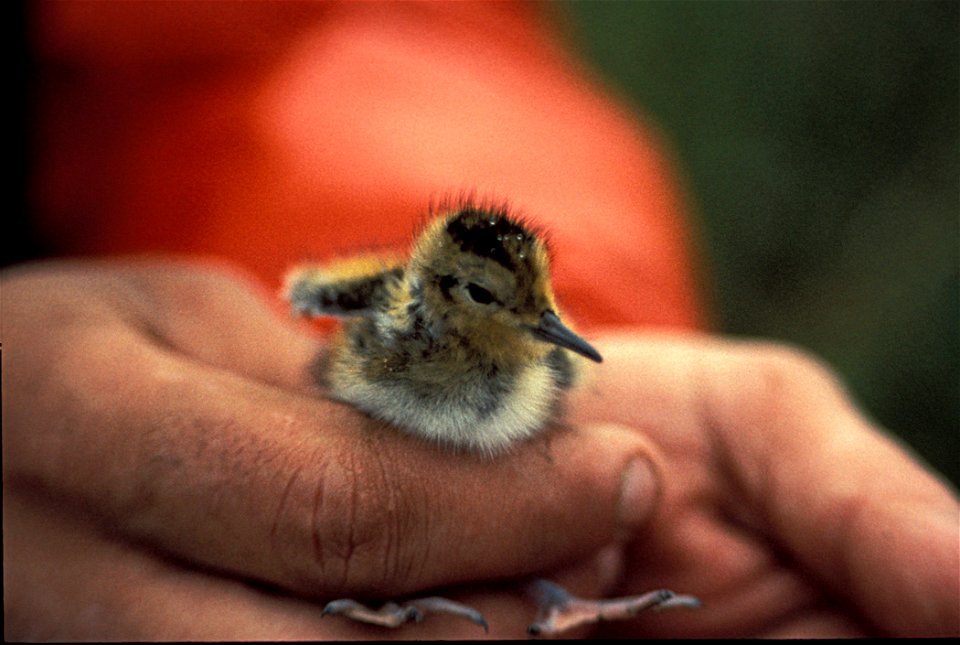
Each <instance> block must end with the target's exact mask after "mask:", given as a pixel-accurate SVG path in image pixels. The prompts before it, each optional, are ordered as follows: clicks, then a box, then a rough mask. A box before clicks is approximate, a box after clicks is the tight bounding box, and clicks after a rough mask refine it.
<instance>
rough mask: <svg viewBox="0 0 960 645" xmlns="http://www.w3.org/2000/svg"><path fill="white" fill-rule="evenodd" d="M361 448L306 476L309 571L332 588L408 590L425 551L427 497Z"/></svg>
mask: <svg viewBox="0 0 960 645" xmlns="http://www.w3.org/2000/svg"><path fill="white" fill-rule="evenodd" d="M358 454H360V453H357V452H355V451H349V450H348V451H347V454H343V455H338V456H336V457H334V458H328V459H326V460H325V462H324V466H323V467H322V468H314V469H312V470H311V474H310V475H309V476H307V477H303V478H301V479H302V488H304V489H305V490H304V491H303V492H301V493H299V494H298V496H299V497H301V498H303V499H304V500H305V501H306V502H307V506H308V509H306V512H305V513H303V512H302V513H300V515H301V517H306V518H307V519H308V521H307V530H306V532H305V533H306V539H305V541H306V542H307V544H305V545H304V549H303V551H302V552H305V553H308V554H309V556H310V557H309V558H308V566H309V568H310V571H311V574H310V576H309V577H310V578H313V580H314V583H313V588H314V589H316V583H317V582H319V583H320V584H321V585H322V587H323V591H324V592H325V593H328V594H331V595H336V594H343V593H349V594H365V593H366V594H369V593H372V592H377V593H388V592H391V591H402V590H406V588H405V585H409V584H411V583H412V581H413V579H414V578H415V575H413V574H414V573H415V572H416V570H417V568H418V566H419V564H420V563H421V562H422V559H423V556H422V555H421V554H423V553H424V552H425V551H426V549H425V546H426V544H427V540H426V538H425V531H424V530H423V529H424V527H426V526H427V525H428V524H429V523H428V522H427V521H426V514H427V512H428V511H429V508H427V506H426V504H424V503H421V502H419V501H418V500H424V499H425V496H422V495H418V494H416V492H415V491H413V490H411V487H410V486H409V481H408V478H407V477H405V476H403V475H401V476H398V475H397V473H398V472H402V469H398V468H396V467H395V466H396V465H395V464H391V463H389V462H388V461H387V458H386V457H384V455H382V454H376V453H374V452H373V451H369V452H368V451H364V452H363V453H362V454H363V458H362V459H361V458H360V457H358V456H357V455H358ZM298 542H299V543H300V544H301V545H303V543H304V539H301V540H298ZM318 577H319V581H317V578H318Z"/></svg>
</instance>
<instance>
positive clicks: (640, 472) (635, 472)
mask: <svg viewBox="0 0 960 645" xmlns="http://www.w3.org/2000/svg"><path fill="white" fill-rule="evenodd" d="M657 488H658V486H657V477H656V474H655V473H654V470H653V466H651V465H650V462H649V461H647V460H646V459H644V458H643V457H635V458H634V459H631V460H630V461H629V462H627V466H626V467H625V468H624V469H623V472H622V473H621V474H620V498H619V506H618V508H617V517H618V520H619V527H618V528H619V529H620V531H621V532H622V533H623V535H622V536H621V537H622V539H629V537H630V536H631V535H632V534H633V533H634V531H636V529H638V528H639V527H640V526H642V525H643V524H644V523H645V522H646V520H647V518H648V517H650V514H651V513H652V512H653V507H654V505H655V504H656V501H657V492H658V491H657Z"/></svg>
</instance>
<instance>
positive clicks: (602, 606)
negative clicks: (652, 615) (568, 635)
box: [526, 578, 701, 637]
mask: <svg viewBox="0 0 960 645" xmlns="http://www.w3.org/2000/svg"><path fill="white" fill-rule="evenodd" d="M526 591H527V593H528V594H529V595H530V596H531V597H532V598H533V599H534V600H535V601H536V603H537V605H538V606H539V607H540V613H539V614H538V615H537V620H536V622H534V623H533V624H532V625H530V626H529V627H528V628H527V633H528V634H530V635H531V636H548V637H549V636H559V635H561V634H564V633H565V632H568V631H569V630H571V629H574V628H575V627H579V626H581V625H590V624H593V623H598V622H600V621H609V620H625V619H627V618H632V617H634V616H636V615H637V614H638V613H640V612H641V611H645V610H647V609H654V610H660V609H667V608H670V607H699V606H700V605H701V603H700V601H699V600H698V599H697V598H694V597H693V596H681V595H679V594H675V593H674V592H672V591H668V590H666V589H658V590H657V591H650V592H648V593H645V594H642V595H639V596H625V597H623V598H610V599H607V600H584V599H582V598H577V597H576V596H574V595H572V594H571V593H569V592H568V591H567V590H566V589H564V588H563V587H561V586H560V585H557V584H554V583H552V582H550V581H548V580H543V579H540V578H538V579H536V580H533V581H531V582H530V583H528V584H527V588H526Z"/></svg>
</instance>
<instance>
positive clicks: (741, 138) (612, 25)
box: [3, 1, 960, 485]
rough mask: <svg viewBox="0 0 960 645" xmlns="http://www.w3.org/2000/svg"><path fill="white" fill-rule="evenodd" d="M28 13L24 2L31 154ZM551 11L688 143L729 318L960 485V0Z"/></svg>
mask: <svg viewBox="0 0 960 645" xmlns="http://www.w3.org/2000/svg"><path fill="white" fill-rule="evenodd" d="M25 6H26V5H25V3H7V4H5V8H6V9H7V11H8V12H10V14H11V15H10V19H9V20H7V21H5V24H8V25H9V26H10V28H11V30H12V32H13V33H12V34H11V35H12V38H10V39H9V42H11V43H13V46H14V52H13V54H14V55H13V57H12V58H13V60H14V67H15V72H16V73H15V74H14V78H13V83H14V92H13V96H14V97H15V98H14V109H15V110H16V112H17V114H16V115H15V119H14V127H13V128H11V131H12V140H13V146H12V147H13V150H14V156H15V158H16V159H19V160H21V161H22V160H24V159H29V157H30V154H31V148H30V146H29V141H28V138H27V132H28V128H27V127H26V126H25V124H29V123H30V114H31V109H32V105H31V104H30V101H29V99H28V96H29V92H28V89H29V88H30V83H29V79H30V74H31V72H32V67H31V66H30V52H29V47H28V44H27V41H26V35H25V34H26V29H25V28H24V25H26V24H27V22H26V10H25ZM546 6H547V7H549V8H550V10H551V11H553V12H554V14H555V15H556V16H557V17H558V18H559V20H560V22H561V23H562V25H563V26H564V28H565V31H566V35H567V37H568V40H569V41H570V42H571V43H572V44H573V46H574V48H575V49H576V50H577V51H578V52H579V54H580V56H581V58H582V59H583V60H584V62H585V63H586V64H587V65H589V66H590V67H592V69H593V70H594V71H595V73H596V74H597V75H598V76H599V77H600V78H601V79H603V80H604V81H605V82H606V83H607V85H608V86H609V87H611V88H612V90H613V91H614V92H615V93H617V94H619V95H620V98H621V99H623V101H624V102H625V103H626V104H628V105H631V106H632V107H633V109H634V110H635V111H636V112H637V113H643V114H644V115H645V117H646V120H647V121H650V122H653V123H654V124H655V125H656V126H657V128H658V129H659V131H660V133H661V135H662V137H663V138H664V140H665V141H667V142H668V143H669V144H670V145H671V146H672V148H673V150H674V152H675V153H676V167H677V168H678V169H679V171H680V172H681V174H682V176H683V179H684V181H685V185H686V193H687V198H688V203H689V204H690V206H691V209H692V212H693V215H694V217H695V219H696V220H698V221H697V222H696V229H697V231H698V232H699V236H700V240H699V242H700V247H701V252H702V254H703V256H704V259H705V262H704V266H705V276H706V279H707V284H706V285H705V288H704V292H705V294H706V295H707V296H708V297H709V299H710V300H711V304H712V312H713V322H714V326H715V327H716V328H717V329H719V330H721V331H723V332H726V333H730V334H736V335H749V336H762V337H767V338H773V339H779V340H783V341H787V342H791V343H794V344H797V345H799V346H802V347H804V348H806V349H808V350H810V351H812V352H813V353H815V354H817V355H819V356H820V357H821V358H822V359H824V360H825V361H826V362H827V363H829V364H830V365H832V366H833V367H834V368H835V369H836V370H837V371H838V372H839V373H840V375H841V377H842V378H843V380H844V381H845V382H846V384H847V385H848V387H849V389H850V390H851V392H852V394H853V396H854V397H855V399H856V400H857V401H858V402H859V403H860V405H861V406H862V407H863V408H864V409H865V410H866V411H867V412H868V413H869V414H870V415H872V416H873V417H874V418H875V419H876V420H877V421H878V422H879V423H881V424H883V425H884V426H886V427H888V428H890V429H891V430H892V431H893V432H895V433H896V434H898V435H900V436H901V437H903V439H904V440H905V441H906V442H907V443H909V444H910V445H911V446H913V447H914V449H915V450H916V451H917V452H918V453H919V454H920V455H921V456H922V457H923V458H925V459H926V460H927V461H928V462H929V463H931V464H933V465H934V466H935V467H936V468H937V469H939V470H940V471H941V472H942V473H944V474H945V475H946V476H947V477H949V478H950V479H951V480H952V481H953V482H954V483H955V484H956V485H960V370H958V356H960V348H958V336H960V320H958V319H960V283H958V265H960V258H958V254H960V168H958V166H960V163H958V158H960V142H958V121H960V96H958V85H960V78H958V77H960V48H958V32H960V9H958V7H960V4H958V3H956V2H836V1H830V2H775V3H774V2H678V1H670V2H626V1H624V2H558V3H550V4H549V5H546ZM27 165H28V164H24V163H20V164H15V165H14V169H13V171H12V175H13V176H12V179H13V185H14V186H15V193H17V194H15V195H14V199H15V204H14V207H13V208H12V209H11V211H12V212H13V215H12V217H11V218H9V220H10V221H8V222H7V224H5V229H4V230H5V235H4V236H3V237H4V238H5V241H4V247H5V248H4V264H9V263H11V262H14V261H17V260H22V259H25V258H29V257H34V256H35V255H37V253H38V252H39V250H41V247H40V246H39V245H38V244H37V243H36V240H35V238H34V237H33V236H32V231H31V230H30V228H29V225H28V224H27V222H26V218H25V217H23V216H22V214H23V213H25V212H26V208H25V207H24V204H25V196H24V194H22V192H23V189H24V187H25V186H26V168H27ZM16 187H19V190H18V188H16ZM17 201H19V202H20V204H19V205H18V204H17V203H16V202H17ZM18 213H19V214H21V216H20V217H18V216H17V214H18Z"/></svg>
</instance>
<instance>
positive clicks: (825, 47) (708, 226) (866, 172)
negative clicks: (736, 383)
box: [556, 2, 960, 484]
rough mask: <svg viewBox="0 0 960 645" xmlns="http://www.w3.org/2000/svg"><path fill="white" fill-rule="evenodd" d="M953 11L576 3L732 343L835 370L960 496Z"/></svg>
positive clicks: (585, 39) (593, 51) (601, 71)
mask: <svg viewBox="0 0 960 645" xmlns="http://www.w3.org/2000/svg"><path fill="white" fill-rule="evenodd" d="M958 6H960V5H958V4H957V3H953V2H945V3H938V2H762V3H761V2H570V3H564V4H562V5H560V6H559V7H557V11H556V12H557V13H558V14H559V16H560V18H561V19H562V22H563V24H564V25H565V27H566V28H567V33H568V36H569V38H570V39H571V40H572V42H573V43H574V45H575V46H576V47H577V48H578V50H579V52H580V54H581V55H582V58H583V59H584V60H585V61H586V62H587V64H588V65H590V66H591V67H592V68H593V69H594V70H595V71H596V72H597V74H598V75H599V77H600V78H601V79H602V80H604V81H606V83H607V84H608V85H609V86H611V87H612V88H613V89H614V91H615V92H617V93H619V94H620V95H621V97H623V98H624V99H625V100H626V101H627V103H628V104H631V105H632V106H633V108H635V110H636V111H637V112H638V113H640V114H643V115H644V116H645V117H646V118H647V119H648V120H649V121H651V122H652V123H653V124H654V125H655V127H656V128H657V129H658V130H659V131H660V133H661V134H662V135H663V136H664V138H665V139H666V140H667V141H668V142H669V144H670V145H672V146H673V149H674V152H675V153H676V158H677V159H678V161H679V167H680V169H681V171H682V174H683V175H682V179H683V181H684V182H685V186H686V188H687V192H688V194H689V196H690V201H691V206H692V210H693V216H694V218H695V226H696V227H697V228H698V234H699V236H700V239H701V242H702V247H703V251H704V253H705V255H706V258H705V266H706V268H707V273H708V276H707V284H706V290H707V292H708V296H709V298H710V301H711V302H710V304H711V307H712V312H713V316H714V325H715V327H717V328H718V329H720V330H722V331H724V332H727V333H731V334H738V335H749V336H763V337H768V338H773V339H781V340H784V341H788V342H791V343H793V344H796V345H799V346H802V347H804V348H806V349H808V350H810V351H811V352H813V353H814V354H816V355H818V356H820V357H821V358H822V359H824V360H825V361H826V362H827V363H829V364H830V365H832V366H833V368H834V369H835V370H836V371H838V372H839V374H840V376H841V378H842V379H843V380H844V381H845V383H846V384H847V386H848V387H849V389H850V391H851V392H852V394H853V396H854V397H855V398H856V400H857V401H858V403H859V404H860V405H861V406H862V407H863V408H864V409H865V410H866V411H867V412H868V414H870V415H871V416H872V417H873V418H874V419H876V420H877V421H878V422H879V423H881V424H883V425H884V426H886V427H887V428H890V429H891V430H892V431H894V432H895V433H896V434H898V435H900V436H901V437H903V439H904V440H905V441H906V442H908V443H909V444H910V445H912V446H913V447H914V449H915V450H916V451H917V452H918V453H920V454H921V455H922V456H923V458H925V459H926V460H927V461H928V462H930V463H931V464H933V465H934V466H935V467H936V468H937V469H939V470H940V471H941V472H942V473H944V474H946V475H947V476H948V477H949V478H950V479H951V480H952V481H953V482H954V483H955V484H956V483H958V482H960V418H958V409H960V371H958V354H960V351H958V336H960V315H958V310H960V283H958V265H960V261H958V249H960V230H958V229H960V168H958V159H960V142H958V121H960V98H958V85H960V49H958V32H960V12H958Z"/></svg>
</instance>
